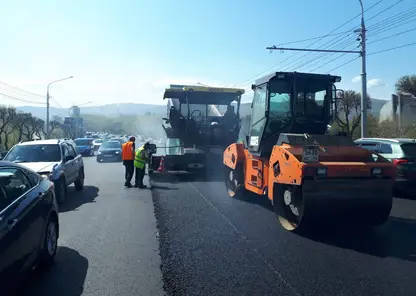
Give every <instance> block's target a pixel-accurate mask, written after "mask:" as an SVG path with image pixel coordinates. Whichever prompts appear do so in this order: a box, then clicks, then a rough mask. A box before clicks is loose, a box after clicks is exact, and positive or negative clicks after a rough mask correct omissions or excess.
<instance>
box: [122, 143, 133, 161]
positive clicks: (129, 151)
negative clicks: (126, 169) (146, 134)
mask: <svg viewBox="0 0 416 296" xmlns="http://www.w3.org/2000/svg"><path fill="white" fill-rule="evenodd" d="M133 153H134V152H133V142H131V141H128V142H126V143H124V144H123V146H121V158H122V159H123V160H133V159H134V157H133V155H134V154H133Z"/></svg>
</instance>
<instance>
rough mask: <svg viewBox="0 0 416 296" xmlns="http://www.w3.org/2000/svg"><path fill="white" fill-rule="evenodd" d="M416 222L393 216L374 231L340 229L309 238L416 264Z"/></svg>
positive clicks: (333, 229)
mask: <svg viewBox="0 0 416 296" xmlns="http://www.w3.org/2000/svg"><path fill="white" fill-rule="evenodd" d="M415 233H416V220H412V219H405V218H398V217H390V218H389V221H388V222H387V223H386V224H384V225H383V226H380V227H379V228H375V229H372V230H369V229H367V230H365V229H357V228H355V229H354V228H350V227H339V226H338V227H336V226H334V227H333V228H331V229H327V230H326V231H320V232H319V233H314V234H313V236H309V237H308V238H309V239H312V240H314V241H318V242H321V243H325V244H328V245H333V246H336V247H340V248H343V249H351V250H354V251H357V252H360V253H365V254H368V255H372V256H376V257H381V258H388V257H393V258H398V259H402V260H406V261H412V262H416V235H415Z"/></svg>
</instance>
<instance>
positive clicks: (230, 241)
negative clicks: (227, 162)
mask: <svg viewBox="0 0 416 296" xmlns="http://www.w3.org/2000/svg"><path fill="white" fill-rule="evenodd" d="M85 163H86V175H87V178H86V186H85V190H84V192H82V193H77V192H75V191H74V189H73V188H71V189H70V198H69V200H68V201H67V203H66V204H65V205H64V206H62V207H61V209H60V212H61V213H60V223H61V237H60V241H59V245H60V248H59V251H58V255H57V264H56V265H55V266H54V267H53V268H52V269H51V270H50V271H49V272H47V273H35V274H34V275H33V276H32V277H31V278H30V279H29V280H28V281H27V282H26V283H25V285H24V289H23V293H22V295H24V296H26V295H27V296H29V295H30V296H37V295H41V296H76V295H77V296H78V295H94V296H104V295H109V296H115V295H121V296H133V295H144V296H147V295H150V296H153V295H155V296H157V295H163V294H164V291H163V289H164V290H165V293H166V294H168V295H175V296H176V295H250V296H253V295H285V296H286V295H288V296H289V295H305V296H306V295H329V296H338V295H340V296H341V295H342V296H350V295H351V296H357V295H365V296H384V295H389V296H394V295H400V296H414V295H416V282H415V280H414V278H415V273H414V271H415V270H416V222H415V221H416V201H414V200H408V199H399V198H396V199H395V201H394V209H393V212H392V217H391V219H390V221H389V222H388V223H387V224H386V225H384V226H383V227H381V228H380V229H378V230H377V231H375V232H373V233H357V232H351V231H347V230H339V231H338V232H335V233H334V232H329V231H327V232H324V233H323V234H322V235H319V236H315V237H313V238H306V237H301V236H297V235H294V234H292V233H289V232H287V231H284V230H283V229H282V228H281V227H280V225H279V224H278V222H277V219H276V217H275V215H274V213H273V212H272V210H271V208H270V205H269V203H268V202H267V200H265V199H264V198H259V197H257V198H256V197H253V198H250V199H247V200H246V201H241V200H234V199H231V198H229V197H227V194H226V192H225V187H224V183H223V174H222V171H220V170H218V171H216V172H213V173H211V174H210V176H209V178H208V180H201V179H194V178H192V177H190V176H179V177H178V176H173V175H170V176H168V177H163V178H155V179H154V181H152V185H153V188H152V190H139V189H134V188H131V189H125V188H123V186H122V183H123V167H122V166H121V164H120V163H104V164H98V163H96V161H95V159H94V158H86V159H85ZM151 194H152V195H153V197H152V196H151ZM152 198H153V202H152ZM155 216H156V219H155ZM158 240H159V242H158ZM159 246H160V248H159ZM0 294H1V293H0Z"/></svg>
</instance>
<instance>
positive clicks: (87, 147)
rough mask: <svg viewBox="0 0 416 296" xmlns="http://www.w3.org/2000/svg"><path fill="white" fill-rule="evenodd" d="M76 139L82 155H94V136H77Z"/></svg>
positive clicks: (78, 149)
mask: <svg viewBox="0 0 416 296" xmlns="http://www.w3.org/2000/svg"><path fill="white" fill-rule="evenodd" d="M74 141H75V145H76V146H77V151H78V152H79V153H80V154H81V155H82V156H94V144H93V142H94V139H93V138H77V139H75V140H74Z"/></svg>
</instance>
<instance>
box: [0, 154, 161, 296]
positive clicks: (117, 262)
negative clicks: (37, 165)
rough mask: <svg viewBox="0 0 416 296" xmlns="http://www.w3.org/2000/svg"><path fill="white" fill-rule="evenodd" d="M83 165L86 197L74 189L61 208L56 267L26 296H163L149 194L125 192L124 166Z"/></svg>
mask: <svg viewBox="0 0 416 296" xmlns="http://www.w3.org/2000/svg"><path fill="white" fill-rule="evenodd" d="M84 162H85V174H86V180H85V189H84V191H83V192H82V193H78V192H76V191H75V189H74V188H73V186H71V187H70V190H69V191H70V194H69V195H70V196H69V198H68V200H67V202H66V203H65V204H64V205H62V206H61V207H60V217H59V218H60V228H61V229H60V239H59V250H58V253H57V257H56V261H57V262H56V265H55V266H54V267H53V268H52V269H51V270H50V271H48V272H42V273H40V272H36V273H34V274H33V275H32V276H31V277H30V278H29V280H28V281H27V282H26V283H25V285H24V286H25V288H24V291H22V295H27V296H78V295H91V296H107V295H109V296H116V295H121V296H133V295H134V296H135V295H155V296H158V295H164V293H163V288H162V286H163V284H162V276H161V272H160V257H159V250H158V249H159V246H158V242H157V231H156V221H155V218H154V210H153V203H152V197H151V191H150V189H145V190H141V189H137V188H129V189H127V188H124V187H123V184H124V168H123V166H122V164H121V163H97V162H96V160H95V157H85V158H84ZM0 294H1V292H0Z"/></svg>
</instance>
